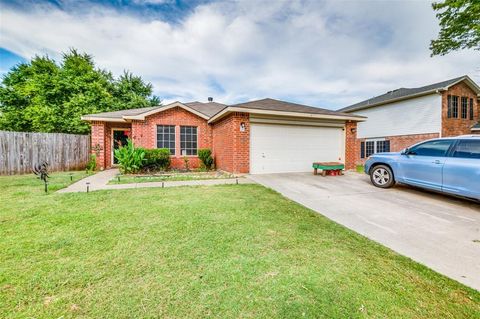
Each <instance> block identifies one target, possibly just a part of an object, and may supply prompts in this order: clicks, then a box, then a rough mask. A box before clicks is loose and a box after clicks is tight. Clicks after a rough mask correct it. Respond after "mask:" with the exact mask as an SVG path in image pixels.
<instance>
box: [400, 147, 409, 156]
mask: <svg viewBox="0 0 480 319" xmlns="http://www.w3.org/2000/svg"><path fill="white" fill-rule="evenodd" d="M408 151H409V149H408V147H407V148H404V149H403V150H402V151H401V152H400V154H401V155H408Z"/></svg>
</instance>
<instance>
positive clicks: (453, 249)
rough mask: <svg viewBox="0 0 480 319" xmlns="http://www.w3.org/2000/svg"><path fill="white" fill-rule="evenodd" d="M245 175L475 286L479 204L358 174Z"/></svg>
mask: <svg viewBox="0 0 480 319" xmlns="http://www.w3.org/2000/svg"><path fill="white" fill-rule="evenodd" d="M249 178H251V179H253V180H254V181H256V182H257V183H260V184H263V185H264V186H267V187H270V188H272V189H274V190H276V191H278V192H280V193H281V194H283V195H284V196H286V197H288V198H290V199H292V200H294V201H296V202H298V203H300V204H302V205H304V206H306V207H308V208H311V209H313V210H315V211H317V212H319V213H320V214H322V215H324V216H326V217H328V218H330V219H332V220H334V221H336V222H337V223H339V224H342V225H344V226H346V227H348V228H350V229H352V230H354V231H356V232H358V233H360V234H362V235H364V236H366V237H368V238H370V239H373V240H375V241H377V242H379V243H382V244H383V245H385V246H387V247H389V248H391V249H393V250H395V251H397V252H399V253H400V254H403V255H405V256H408V257H410V258H412V259H414V260H416V261H418V262H420V263H422V264H424V265H426V266H428V267H430V268H432V269H434V270H436V271H438V272H439V273H442V274H444V275H446V276H448V277H450V278H453V279H456V280H458V281H460V282H462V283H464V284H465V285H467V286H470V287H473V288H475V289H477V290H480V204H477V203H473V202H470V201H467V200H463V199H457V198H454V197H449V196H445V195H441V194H436V193H431V192H427V191H423V190H419V189H414V188H410V187H407V186H396V187H394V188H392V189H387V190H384V189H379V188H376V187H374V186H372V185H371V184H370V181H369V179H368V176H367V175H364V174H359V173H347V174H346V175H345V176H338V177H334V176H331V177H321V176H314V175H313V174H312V173H288V174H266V175H251V176H249Z"/></svg>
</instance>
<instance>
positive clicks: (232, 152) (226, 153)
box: [213, 113, 250, 173]
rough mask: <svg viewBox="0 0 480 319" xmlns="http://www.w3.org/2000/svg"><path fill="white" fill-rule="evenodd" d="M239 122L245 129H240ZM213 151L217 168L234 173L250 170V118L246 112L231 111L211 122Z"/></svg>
mask: <svg viewBox="0 0 480 319" xmlns="http://www.w3.org/2000/svg"><path fill="white" fill-rule="evenodd" d="M241 123H244V124H245V131H243V132H241V131H240V125H241ZM213 153H214V157H215V165H216V167H217V169H221V170H224V171H228V172H234V173H248V172H249V170H250V120H249V115H248V114H247V113H232V114H230V115H228V116H226V117H225V118H223V119H221V120H220V121H218V122H216V123H214V124H213Z"/></svg>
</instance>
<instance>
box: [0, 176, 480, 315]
mask: <svg viewBox="0 0 480 319" xmlns="http://www.w3.org/2000/svg"><path fill="white" fill-rule="evenodd" d="M76 177H79V176H76ZM68 179H69V178H68V176H67V175H65V174H63V175H62V174H56V175H54V176H53V178H52V180H51V188H52V189H58V188H59V187H62V186H65V185H66V184H68ZM0 188H1V190H2V191H1V193H0V196H1V200H0V234H1V236H0V313H1V315H0V317H2V318H31V317H34V318H59V317H63V318H73V317H80V318H174V317H175V318H205V317H215V318H239V317H240V318H272V317H280V318H321V317H323V318H479V317H480V293H478V292H476V291H474V290H472V289H469V288H467V287H465V286H463V285H461V284H459V283H457V282H455V281H453V280H450V279H448V278H446V277H444V276H441V275H439V274H437V273H435V272H434V271H432V270H429V269H428V268H426V267H424V266H422V265H419V264H417V263H415V262H413V261H411V260H410V259H408V258H405V257H402V256H400V255H398V254H396V253H394V252H392V251H390V250H388V249H386V248H384V247H383V246H381V245H378V244H376V243H374V242H372V241H370V240H368V239H366V238H364V237H362V236H360V235H357V234H356V233H354V232H352V231H349V230H347V229H346V228H344V227H342V226H340V225H338V224H335V223H333V222H332V221H330V220H328V219H326V218H324V217H322V216H320V215H318V214H316V213H314V212H312V211H310V210H309V209H307V208H304V207H302V206H300V205H298V204H296V203H294V202H291V201H289V200H287V199H285V198H283V197H281V196H280V195H279V194H278V193H276V192H273V191H271V190H269V189H266V188H263V187H261V186H258V185H222V186H210V187H207V186H201V187H178V188H158V189H129V190H116V191H101V192H91V193H88V194H87V193H70V194H56V193H55V194H49V195H44V194H43V193H42V191H43V188H42V185H41V182H40V181H38V180H36V179H34V178H33V177H32V176H21V177H0Z"/></svg>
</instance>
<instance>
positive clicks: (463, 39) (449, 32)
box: [430, 0, 480, 56]
mask: <svg viewBox="0 0 480 319" xmlns="http://www.w3.org/2000/svg"><path fill="white" fill-rule="evenodd" d="M432 7H433V9H434V10H435V11H437V12H438V13H437V14H436V16H437V18H438V19H439V20H440V27H441V29H440V33H439V35H438V39H436V40H432V41H431V43H430V50H431V51H432V56H433V55H445V54H447V53H449V52H451V51H456V50H459V49H470V48H473V49H475V50H480V1H479V0H445V1H443V2H435V3H433V4H432Z"/></svg>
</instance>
